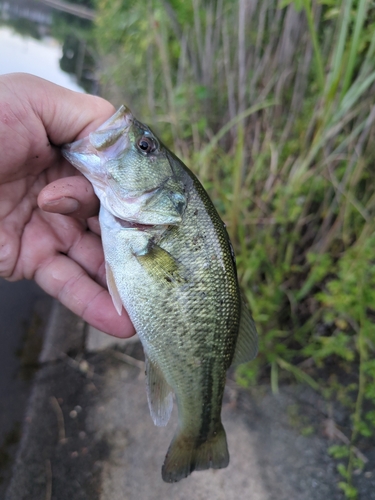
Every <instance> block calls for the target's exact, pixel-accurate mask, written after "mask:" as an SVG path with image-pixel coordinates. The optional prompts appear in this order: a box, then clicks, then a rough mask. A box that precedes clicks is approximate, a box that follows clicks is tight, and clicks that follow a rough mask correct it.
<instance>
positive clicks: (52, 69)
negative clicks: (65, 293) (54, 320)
mask: <svg viewBox="0 0 375 500" xmlns="http://www.w3.org/2000/svg"><path fill="white" fill-rule="evenodd" d="M53 15H55V14H54V13H53V11H52V10H51V9H50V8H48V7H46V6H45V5H43V4H41V3H40V2H37V1H34V0H11V1H4V0H3V1H1V0H0V74H6V73H13V72H26V73H31V74H33V75H36V76H39V77H42V78H45V79H47V80H50V81H52V82H54V83H56V84H58V85H62V86H64V87H67V88H69V89H71V90H75V91H79V92H84V90H83V88H82V86H80V85H79V84H78V83H77V79H76V77H75V76H74V75H72V74H68V73H66V72H64V71H62V69H61V66H64V64H62V62H64V61H63V55H64V57H65V66H69V64H66V63H67V62H68V63H69V58H71V59H74V58H73V56H74V52H72V50H71V49H69V50H70V52H69V51H65V54H64V51H63V44H62V43H60V42H58V41H57V40H56V39H54V38H53V37H52V36H51V26H52V24H53ZM65 16H66V15H65ZM65 19H66V18H65ZM70 43H71V41H70ZM78 48H79V47H78ZM76 67H77V65H75V66H74V68H73V69H75V68H76ZM81 73H82V68H81ZM86 80H88V81H89V79H86ZM50 305H51V301H50V299H49V298H47V296H46V294H45V293H44V292H43V291H42V290H41V289H40V288H39V287H38V286H37V285H36V284H35V283H34V282H31V281H20V282H17V283H9V282H7V281H5V280H3V279H1V278H0V342H1V349H0V498H3V496H4V493H5V490H6V487H7V484H8V481H9V479H10V475H11V465H12V461H13V459H14V456H15V452H16V448H17V441H18V440H19V438H20V429H21V425H22V421H23V418H24V411H25V407H26V404H27V399H28V396H29V391H30V388H31V378H32V374H33V369H34V368H35V364H36V362H37V358H38V352H39V348H40V343H41V331H42V330H43V328H44V324H43V323H45V321H46V319H47V317H48V311H49V307H50Z"/></svg>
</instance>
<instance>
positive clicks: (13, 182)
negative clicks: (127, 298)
mask: <svg viewBox="0 0 375 500" xmlns="http://www.w3.org/2000/svg"><path fill="white" fill-rule="evenodd" d="M113 112H114V108H113V107H112V105H111V104H109V103H108V102H107V101H105V100H103V99H101V98H99V97H94V96H90V95H85V94H79V93H76V92H72V91H70V90H67V89H64V88H62V87H59V86H57V85H54V84H52V83H50V82H47V81H46V80H42V79H40V78H37V77H34V76H31V75H26V74H11V75H4V76H0V144H1V156H0V276H2V277H4V278H6V279H7V280H10V281H15V280H19V279H22V278H26V279H34V280H35V281H36V282H37V283H38V284H39V285H40V286H41V288H43V289H44V290H45V291H46V292H47V293H49V294H50V295H52V296H53V297H55V298H57V299H58V300H59V301H60V302H62V303H63V304H64V305H65V306H67V307H68V308H69V309H71V310H72V311H73V312H75V313H76V314H78V315H79V316H81V317H82V318H83V319H84V320H86V321H87V322H88V323H90V324H91V325H93V326H95V327H96V328H98V329H100V330H103V331H105V332H107V333H109V334H112V335H115V336H117V337H129V336H131V335H132V334H134V328H133V326H132V324H131V322H130V319H129V317H128V316H127V314H126V313H125V312H124V311H123V313H122V315H121V316H119V315H118V314H117V312H116V310H115V308H114V306H113V303H112V299H111V297H110V295H109V293H108V291H107V288H106V285H105V267H104V256H103V249H102V245H101V239H100V229H99V224H98V220H97V217H96V215H97V213H98V209H99V201H98V199H97V198H96V196H95V194H94V192H93V189H92V187H91V184H90V183H89V182H88V181H87V180H86V179H85V178H84V177H82V176H81V175H80V174H79V173H78V172H77V171H76V170H75V169H74V168H73V167H72V166H71V165H70V164H69V163H68V162H67V161H66V160H65V159H64V158H63V157H62V155H61V153H60V149H59V146H61V145H62V144H65V143H69V142H72V141H74V140H76V139H78V138H80V137H84V136H86V135H88V133H89V132H91V131H92V130H95V129H96V128H98V126H99V125H101V124H102V123H103V122H104V121H105V120H106V119H107V118H109V117H110V116H111V115H112V114H113Z"/></svg>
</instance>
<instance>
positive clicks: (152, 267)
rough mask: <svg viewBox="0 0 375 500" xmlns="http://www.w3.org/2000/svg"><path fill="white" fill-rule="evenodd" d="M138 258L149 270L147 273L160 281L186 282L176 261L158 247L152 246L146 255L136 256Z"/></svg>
mask: <svg viewBox="0 0 375 500" xmlns="http://www.w3.org/2000/svg"><path fill="white" fill-rule="evenodd" d="M136 258H137V260H138V262H139V263H140V264H141V265H142V266H143V267H144V268H145V269H147V272H148V273H149V274H150V275H152V276H153V277H154V278H155V279H156V280H158V281H160V280H165V281H166V282H169V283H182V282H184V281H186V280H185V279H184V277H183V276H182V273H181V266H179V264H178V262H177V261H176V259H175V258H174V257H173V256H172V255H171V254H170V253H168V252H167V251H166V250H164V249H163V248H161V247H160V246H158V245H153V246H151V247H150V248H149V249H148V250H147V252H145V253H144V254H141V255H138V254H136Z"/></svg>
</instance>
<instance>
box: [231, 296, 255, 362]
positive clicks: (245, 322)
mask: <svg viewBox="0 0 375 500" xmlns="http://www.w3.org/2000/svg"><path fill="white" fill-rule="evenodd" d="M257 353H258V333H257V330H256V327H255V323H254V320H253V318H252V317H251V314H250V311H249V308H248V307H247V304H246V303H245V301H244V300H243V299H242V302H241V319H240V329H239V333H238V337H237V344H236V350H235V351H234V356H233V361H232V364H233V365H240V364H241V363H247V362H248V361H251V360H252V359H254V358H255V356H256V355H257Z"/></svg>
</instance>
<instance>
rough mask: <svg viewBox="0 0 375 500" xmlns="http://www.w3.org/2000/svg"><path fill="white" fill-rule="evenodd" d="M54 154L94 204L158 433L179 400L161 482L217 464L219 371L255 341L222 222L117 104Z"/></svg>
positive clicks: (187, 174)
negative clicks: (85, 183) (139, 350)
mask: <svg viewBox="0 0 375 500" xmlns="http://www.w3.org/2000/svg"><path fill="white" fill-rule="evenodd" d="M63 154H64V155H65V157H66V158H67V159H68V160H69V161H70V162H71V163H72V164H73V165H75V166H76V167H77V168H78V169H79V170H80V171H81V172H82V173H83V174H84V175H85V176H86V177H87V178H88V179H89V180H90V182H91V183H92V184H93V187H94V190H95V192H96V194H97V196H98V197H99V199H100V202H101V208H100V214H99V221H100V225H101V234H102V241H103V249H104V256H105V261H106V270H107V283H108V288H109V291H110V293H111V295H112V298H113V301H114V304H115V306H116V309H117V310H118V311H119V312H120V311H121V307H122V305H123V306H124V307H125V308H126V310H127V312H128V314H129V316H130V318H131V320H132V322H133V324H134V327H135V329H136V331H137V333H138V334H139V337H140V339H141V341H142V344H143V347H144V351H145V359H146V375H147V396H148V402H149V407H150V412H151V416H152V418H153V420H154V423H155V424H156V425H166V423H167V422H168V420H169V417H170V413H171V411H172V404H173V403H172V394H173V393H174V395H175V397H176V401H177V407H178V414H179V421H178V428H177V431H176V434H175V437H174V438H173V440H172V443H171V444H170V447H169V449H168V452H167V455H166V458H165V461H164V464H163V467H162V477H163V479H164V480H165V481H167V482H175V481H179V480H180V479H182V478H184V477H186V476H188V475H189V474H190V473H191V472H192V471H193V470H203V469H208V468H210V467H212V468H222V467H226V466H227V465H228V462H229V453H228V449H227V442H226V435H225V431H224V428H223V426H222V423H221V406H222V398H223V392H224V385H225V378H226V372H227V370H228V368H229V366H230V365H231V363H232V362H235V363H240V362H245V361H249V360H250V359H252V358H253V357H254V356H255V355H256V352H257V333H256V328H255V325H254V322H253V320H252V318H251V316H250V313H249V311H248V309H247V306H246V305H245V304H244V302H243V300H242V298H241V294H240V290H239V286H238V281H237V273H236V265H235V260H234V254H233V249H232V246H231V244H230V241H229V237H228V234H227V231H226V229H225V226H224V224H223V222H222V221H221V219H220V217H219V216H218V214H217V212H216V210H215V207H214V205H213V204H212V202H211V200H210V199H209V197H208V195H207V193H206V192H205V190H204V189H203V187H202V186H201V184H200V183H199V181H198V179H197V178H196V177H195V176H194V175H193V174H192V172H191V171H190V170H189V169H188V168H187V167H186V166H185V165H184V164H183V163H182V162H181V161H180V160H179V159H178V158H177V157H176V156H175V155H174V154H173V153H171V152H170V151H169V150H168V149H167V148H166V147H165V146H164V145H163V144H162V143H161V142H160V141H159V139H158V138H157V137H156V136H155V135H154V134H153V133H152V131H151V130H150V129H149V128H148V127H147V126H146V125H143V124H142V123H140V122H139V121H137V120H136V119H135V118H134V117H133V115H132V114H131V112H130V110H128V109H127V108H125V107H122V108H120V110H119V111H118V112H117V113H116V114H115V115H114V116H113V117H112V118H110V119H109V120H108V121H107V122H106V123H104V124H103V125H102V126H101V127H100V128H99V129H98V131H96V132H94V133H92V134H91V135H90V136H89V137H88V138H85V139H82V140H80V141H77V142H76V143H73V144H71V145H68V146H66V147H64V149H63Z"/></svg>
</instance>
